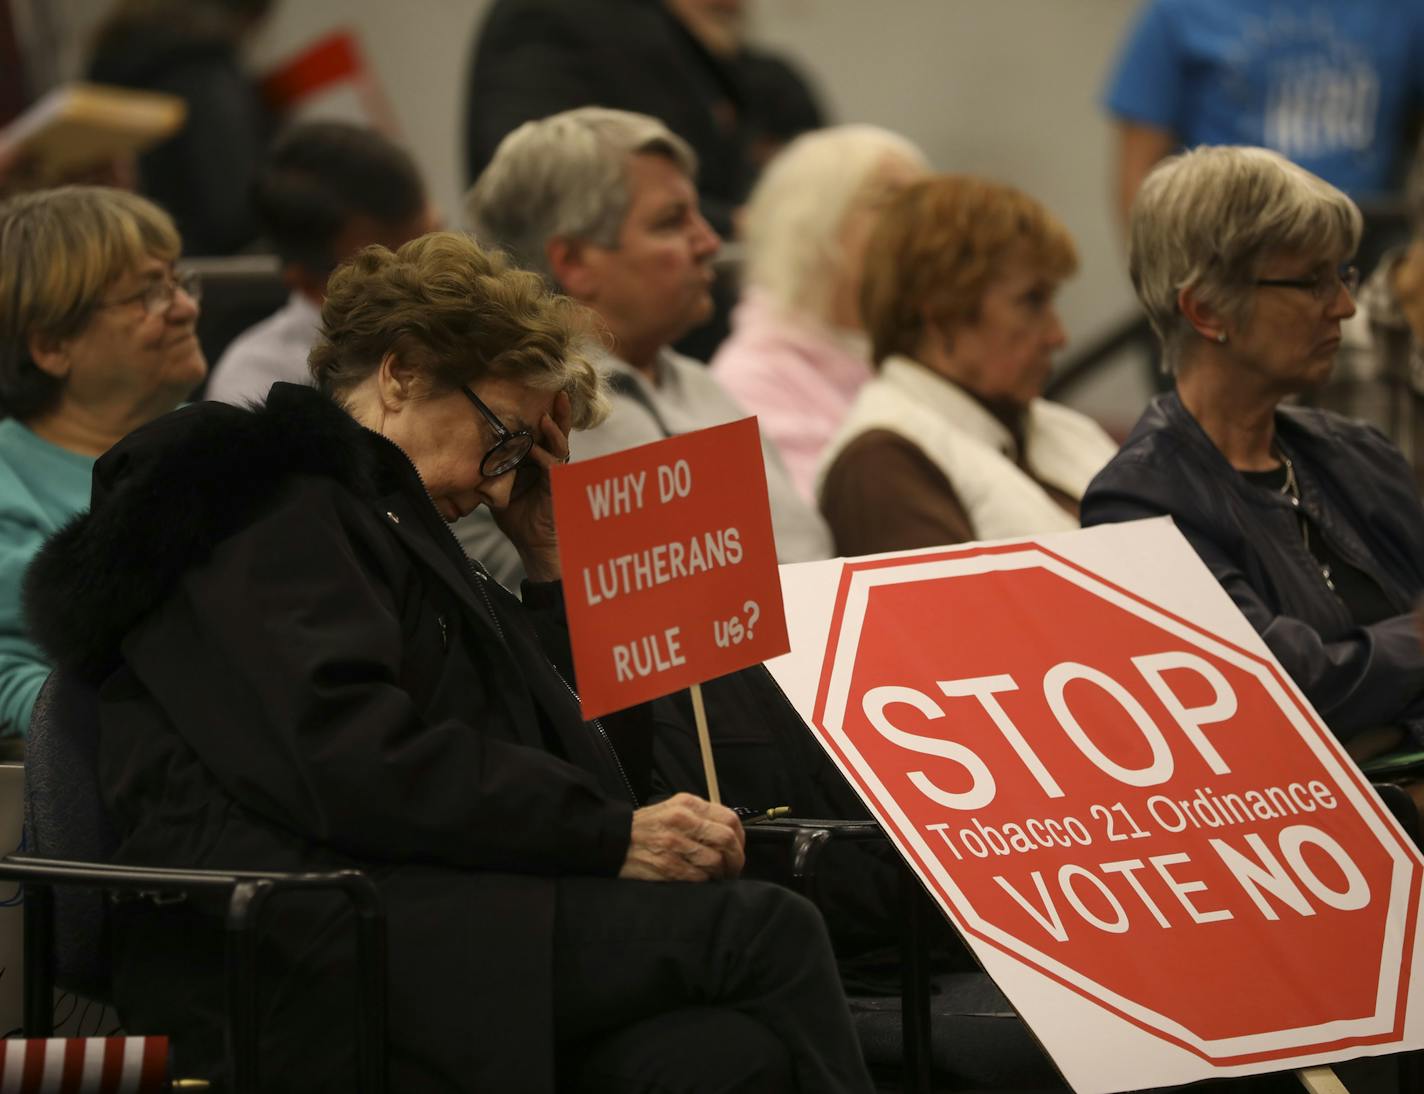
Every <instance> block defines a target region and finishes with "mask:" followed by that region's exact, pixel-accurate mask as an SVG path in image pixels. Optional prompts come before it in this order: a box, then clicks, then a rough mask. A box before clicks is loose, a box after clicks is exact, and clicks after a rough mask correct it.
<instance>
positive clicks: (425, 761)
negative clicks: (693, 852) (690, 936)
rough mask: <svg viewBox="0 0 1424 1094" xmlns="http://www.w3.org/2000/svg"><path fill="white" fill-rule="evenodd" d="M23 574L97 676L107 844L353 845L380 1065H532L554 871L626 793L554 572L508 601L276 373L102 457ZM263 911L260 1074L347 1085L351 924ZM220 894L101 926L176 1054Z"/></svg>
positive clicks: (456, 1085) (138, 1006)
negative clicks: (380, 892) (375, 949)
mask: <svg viewBox="0 0 1424 1094" xmlns="http://www.w3.org/2000/svg"><path fill="white" fill-rule="evenodd" d="M27 604H28V609H29V618H30V620H31V621H32V625H33V626H34V629H35V631H36V633H37V636H38V637H39V639H40V641H41V643H42V645H43V646H44V647H45V648H46V649H47V650H48V652H49V653H50V654H51V656H53V657H54V658H55V660H56V661H57V662H59V663H61V664H65V665H69V666H74V667H77V668H79V669H81V670H82V671H84V672H86V673H87V675H88V676H89V677H90V678H92V679H94V680H96V681H102V687H101V691H100V701H101V719H102V720H101V744H100V748H101V757H100V762H101V784H102V788H103V793H104V795H105V804H106V805H107V807H108V808H109V810H110V812H111V815H112V817H113V819H114V820H115V822H116V824H117V827H118V828H119V830H120V832H121V835H122V842H121V847H120V851H119V854H118V860H119V861H121V862H131V863H146V864H150V865H173V866H196V867H232V868H240V867H253V868H258V867H260V868H277V869H289V868H314V869H326V868H336V867H342V866H348V865H357V866H360V867H361V868H363V869H365V870H367V871H368V872H369V873H372V874H373V875H374V876H375V877H376V878H377V879H378V880H379V881H380V882H381V884H382V887H383V889H384V891H385V893H386V898H387V901H388V905H389V915H390V932H391V960H390V969H391V977H392V982H391V1006H390V1020H391V1033H390V1036H391V1052H392V1065H393V1070H392V1077H393V1084H394V1085H393V1087H392V1089H395V1090H453V1089H460V1090H470V1089H480V1090H516V1089H518V1090H547V1089H550V1088H551V1086H552V1081H553V1072H552V1062H551V1055H552V1043H551V1037H550V1028H551V1012H550V995H549V981H548V977H549V967H550V950H549V944H550V932H551V929H552V917H553V885H554V881H553V879H554V877H555V876H556V875H559V874H589V875H604V876H612V875H614V874H615V873H616V872H617V870H618V868H619V866H620V865H621V863H622V861H623V857H624V854H625V852H626V849H627V843H628V835H629V828H630V823H631V814H632V810H633V802H632V801H631V800H630V798H631V792H630V790H629V789H628V786H627V780H626V779H625V776H624V773H623V772H622V771H621V770H620V765H619V761H618V758H617V756H616V755H615V753H614V752H613V750H612V749H611V748H610V747H609V745H608V742H607V741H606V739H605V738H604V736H603V734H602V730H601V729H600V728H596V727H593V726H590V725H586V724H585V723H584V722H583V721H582V719H581V717H580V714H579V709H578V704H577V700H576V698H575V696H574V693H573V692H572V690H571V689H570V687H569V686H568V685H567V684H566V683H565V682H564V680H563V679H561V675H560V673H559V672H558V671H557V670H556V669H555V667H554V665H553V664H552V663H551V662H550V660H549V659H548V658H547V657H546V656H545V655H544V651H545V650H549V651H552V653H553V656H554V660H555V661H559V662H562V663H563V664H564V665H565V666H566V668H565V671H567V661H568V647H567V635H566V632H565V630H564V628H563V616H562V602H561V597H560V592H559V589H558V588H557V587H556V586H547V585H545V586H540V585H533V584H530V585H526V593H525V604H524V605H522V606H521V604H520V603H519V601H518V600H516V599H515V598H514V597H513V596H512V595H510V594H509V593H508V592H507V591H506V590H504V589H503V588H502V587H500V586H499V585H498V584H497V583H496V582H494V581H493V580H492V579H489V578H488V577H486V576H485V575H484V574H483V572H482V571H480V570H479V569H478V568H475V567H472V566H471V565H470V564H469V563H468V562H467V560H466V559H465V557H464V555H463V554H462V553H461V551H460V549H459V547H458V545H457V544H456V541H455V539H454V537H453V536H452V535H451V534H450V532H449V531H448V529H447V528H446V527H445V525H444V522H443V521H442V520H441V519H440V517H439V515H438V513H437V512H436V510H435V508H434V507H433V506H432V505H431V503H430V501H429V499H428V498H427V496H426V494H425V492H424V489H423V488H422V486H421V483H420V482H419V479H418V478H417V476H416V473H415V469H414V467H413V466H412V465H411V464H410V462H409V461H408V460H407V459H406V457H405V456H404V454H403V453H402V452H401V451H400V450H399V449H398V448H396V447H395V446H394V445H392V444H391V443H390V442H388V441H386V440H384V439H383V438H381V437H379V436H377V435H376V434H374V433H371V432H369V431H367V430H365V429H362V428H361V427H360V426H358V425H357V424H356V423H355V422H353V421H352V420H351V419H350V418H349V417H348V416H347V415H346V414H345V413H344V412H343V411H342V410H340V409H339V408H337V407H336V406H335V405H334V404H332V403H331V402H330V401H329V400H327V399H326V398H325V397H324V396H322V395H320V394H318V393H316V392H315V391H312V390H310V389H307V388H304V387H296V386H291V385H278V386H277V387H275V388H274V389H273V393H272V395H271V397H270V399H269V402H268V404H267V406H266V407H265V408H263V409H259V410H256V411H250V410H246V409H238V408H234V407H228V406H223V405H220V404H212V403H208V404H201V405H195V406H191V407H188V408H185V409H183V410H180V411H178V412H175V413H174V414H171V415H169V416H167V417H165V418H162V419H160V420H158V421H157V422H155V423H153V424H151V425H149V426H147V427H145V428H143V429H141V430H139V431H137V432H136V433H134V434H132V435H131V436H130V437H128V438H127V439H126V440H124V441H123V442H121V443H120V444H118V445H117V446H115V447H114V448H113V449H112V450H111V451H110V452H109V453H108V454H107V455H105V456H104V457H103V458H102V459H100V460H99V462H98V464H97V465H96V467H95V475H94V497H93V507H92V511H91V512H90V513H88V514H86V515H81V516H80V517H79V518H77V519H76V521H75V522H74V523H73V524H72V525H71V526H69V527H68V528H67V529H65V530H64V531H63V532H61V533H60V534H59V535H58V536H57V537H56V538H55V539H54V540H52V541H51V543H50V544H49V545H48V546H47V548H46V549H45V550H44V552H43V553H42V555H41V556H40V558H39V561H38V562H37V563H36V565H35V567H34V569H33V570H32V571H31V574H30V578H29V582H28V588H27ZM282 915H283V916H284V917H285V920H284V923H285V926H284V927H283V928H282V929H281V930H279V932H278V942H277V943H276V944H274V946H273V947H272V948H271V950H270V952H268V953H267V955H266V958H265V967H266V969H267V970H268V973H269V974H270V976H271V977H272V978H273V979H272V981H270V982H271V983H273V984H275V987H274V988H273V989H272V990H271V991H269V992H268V993H266V996H265V997H266V998H268V999H270V1000H271V1003H270V1005H269V1007H268V1010H267V1012H266V1014H265V1015H264V1024H263V1031H264V1041H265V1045H266V1051H265V1052H264V1068H265V1069H266V1073H267V1074H268V1075H271V1076H273V1081H272V1082H271V1083H264V1087H265V1088H268V1089H278V1084H277V1082H276V1079H275V1077H276V1075H277V1074H278V1073H284V1074H286V1075H287V1076H288V1078H289V1080H290V1081H291V1088H292V1089H314V1090H339V1089H351V1088H352V1084H351V1081H350V1072H349V1071H348V1070H346V1067H347V1066H348V1065H349V1061H350V1055H351V1047H350V1032H349V1031H350V1028H351V1027H350V1026H349V1025H348V1024H347V1017H346V1015H347V1013H348V1012H349V1003H350V997H351V992H352V985H353V983H354V982H353V980H352V979H351V973H350V968H349V966H348V965H346V964H345V962H346V961H348V960H349V958H347V957H346V956H345V954H346V949H345V947H347V946H348V945H349V935H347V934H344V933H343V931H342V930H341V929H339V928H338V920H339V918H340V917H339V913H338V912H337V911H335V910H334V909H333V908H331V907H328V906H326V905H322V906H320V907H313V908H311V909H293V910H287V911H284V912H283V913H282ZM217 922H218V921H217V920H216V918H215V917H209V916H208V915H206V913H203V912H198V911H193V910H188V909H179V910H176V911H173V910H168V911H165V910H152V909H147V908H146V906H144V907H140V908H138V909H133V910H131V911H129V912H128V913H127V914H126V915H125V916H124V917H123V918H122V921H121V924H120V927H121V930H120V932H119V938H118V945H117V955H116V971H117V975H118V980H119V999H120V1004H121V1009H122V1010H124V1012H125V1017H126V1019H127V1020H128V1021H129V1023H130V1025H131V1027H132V1028H135V1029H137V1030H144V1029H152V1030H153V1031H155V1032H165V1033H176V1034H177V1035H178V1036H179V1037H180V1038H182V1040H181V1041H180V1044H181V1045H184V1046H186V1048H187V1051H188V1053H189V1056H188V1061H185V1062H191V1063H192V1064H194V1065H196V1066H197V1067H198V1068H199V1069H200V1070H203V1069H206V1068H208V1067H210V1066H211V1065H212V1064H213V1062H214V1061H215V1060H216V1059H218V1058H220V1055H221V1049H220V1046H219V1045H218V1043H217V1041H216V1030H217V1025H216V1022H217V1018H216V1014H217V1013H218V1011H219V1010H220V1005H219V1003H218V996H217V984H218V982H219V972H220V969H221V962H220V960H219V951H218V950H217V949H216V946H217V933H216V932H217ZM279 926H280V924H279ZM303 1082H305V1083H308V1084H310V1085H309V1086H303V1085H301V1084H302V1083H303ZM282 1088H285V1087H282Z"/></svg>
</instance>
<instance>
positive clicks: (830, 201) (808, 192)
mask: <svg viewBox="0 0 1424 1094" xmlns="http://www.w3.org/2000/svg"><path fill="white" fill-rule="evenodd" d="M889 159H898V160H902V161H904V162H906V163H909V164H912V165H914V166H916V167H923V168H926V169H927V168H928V166H929V164H928V162H927V161H926V159H925V156H924V153H923V152H921V151H920V150H919V149H918V148H917V147H915V145H914V144H912V143H911V142H910V141H908V140H906V139H905V138H904V137H902V136H900V135H899V134H898V133H892V132H890V131H889V130H886V129H881V128H879V127H878V126H873V125H838V126H833V127H831V128H829V129H820V130H817V131H815V132H812V133H805V134H803V135H802V136H800V137H797V138H796V139H795V140H794V141H792V142H791V143H790V144H788V145H787V146H786V147H785V148H784V149H783V150H782V151H781V152H780V153H779V154H778V155H777V156H776V158H775V159H774V160H772V162H771V163H770V164H769V165H768V166H767V169H766V171H765V172H764V173H763V174H762V176H761V179H760V181H759V182H758V183H757V185H756V188H755V189H754V190H753V191H752V194H751V197H750V198H749V199H748V201H747V207H746V213H745V217H744V219H743V221H742V234H743V238H744V241H745V245H746V270H745V280H746V282H747V284H749V285H753V286H755V287H756V288H757V289H759V290H761V291H762V292H763V293H765V294H766V295H767V296H768V297H769V298H770V299H771V301H772V303H773V304H774V305H776V306H777V307H778V308H780V309H781V310H783V311H786V312H788V313H791V314H802V315H809V316H811V317H813V318H815V319H818V320H822V321H825V320H827V319H829V318H830V315H829V313H830V308H831V299H832V294H833V292H834V289H835V282H836V278H837V276H838V275H839V273H840V272H841V268H842V265H843V263H842V255H841V238H840V236H841V226H842V225H843V224H844V222H845V219H846V214H847V213H849V212H850V210H851V208H852V207H853V206H854V205H855V203H856V202H857V201H858V200H862V199H864V198H865V197H867V196H869V195H868V193H867V188H868V184H869V183H870V182H871V180H872V179H873V178H874V176H875V173H876V172H877V171H878V170H879V169H880V168H881V166H882V165H883V164H884V163H885V162H886V160H889Z"/></svg>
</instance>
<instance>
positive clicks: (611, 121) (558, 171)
mask: <svg viewBox="0 0 1424 1094" xmlns="http://www.w3.org/2000/svg"><path fill="white" fill-rule="evenodd" d="M634 155H653V156H665V157H666V158H668V159H669V160H671V161H672V162H673V163H675V164H676V165H677V166H678V167H679V168H681V169H682V170H683V171H684V172H686V173H687V175H688V176H690V177H691V176H695V175H696V174H697V156H696V154H695V153H694V152H693V151H692V148H691V147H690V146H689V145H688V143H687V142H686V141H685V140H683V139H682V138H681V137H679V136H677V135H676V134H675V133H673V132H672V130H670V129H668V127H667V126H665V125H663V123H662V122H660V121H658V120H657V119H656V118H650V117H648V116H647V115H645V114H634V113H632V112H631V111H627V110H610V109H607V108H605V107H599V106H585V107H580V108H579V109H577V110H566V111H564V112H563V113H561V114H552V115H550V116H549V117H547V118H540V119H539V120H537V121H532V122H525V123H524V124H523V125H521V126H520V127H519V128H518V129H516V130H515V131H514V132H512V133H510V134H509V135H508V136H507V137H505V138H504V140H502V141H500V144H499V147H498V148H497V149H496V150H495V154H494V158H493V159H491V160H490V162H489V166H488V167H486V168H485V169H484V171H483V172H482V173H481V174H480V177H479V178H478V179H477V180H476V181H475V185H474V186H473V187H471V188H470V192H469V193H468V194H466V195H465V212H466V215H467V216H468V218H469V227H470V230H471V231H473V232H474V234H475V238H476V239H478V240H479V241H480V242H481V243H484V244H486V245H488V246H495V247H501V248H503V249H504V250H506V251H508V252H509V253H510V254H511V255H512V256H513V258H514V260H515V261H516V262H518V263H519V264H520V265H521V266H523V267H524V268H525V269H529V270H534V271H535V272H537V273H541V274H543V275H544V277H545V278H546V279H548V280H549V281H550V282H552V281H553V280H554V278H553V273H552V271H551V270H550V269H549V262H548V256H547V254H546V252H545V249H544V248H545V244H546V243H548V241H549V240H551V239H579V240H587V241H588V242H590V243H595V244H598V245H599V246H603V247H612V246H613V245H614V244H616V243H617V242H618V230H619V228H621V227H622V225H623V218H624V217H626V216H627V215H628V205H629V202H630V201H631V195H630V193H629V190H628V161H629V158H630V157H631V156H634Z"/></svg>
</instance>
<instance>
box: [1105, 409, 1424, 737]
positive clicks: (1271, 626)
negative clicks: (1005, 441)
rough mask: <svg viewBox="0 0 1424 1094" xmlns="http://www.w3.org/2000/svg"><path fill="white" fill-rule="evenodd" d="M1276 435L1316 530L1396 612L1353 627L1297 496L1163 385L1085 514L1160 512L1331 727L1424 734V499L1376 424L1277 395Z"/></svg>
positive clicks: (1118, 517) (1113, 516)
mask: <svg viewBox="0 0 1424 1094" xmlns="http://www.w3.org/2000/svg"><path fill="white" fill-rule="evenodd" d="M1276 434H1277V437H1278V439H1279V443H1280V444H1281V446H1282V447H1283V448H1284V450H1285V452H1286V454H1287V455H1288V456H1290V458H1291V460H1292V462H1293V464H1294V466H1295V471H1296V475H1297V478H1298V481H1299V483H1300V491H1301V501H1300V508H1301V509H1302V510H1303V511H1304V512H1305V513H1306V515H1307V516H1308V517H1309V518H1310V520H1311V522H1312V523H1311V534H1312V535H1315V534H1316V533H1317V532H1318V533H1319V534H1320V535H1322V536H1323V537H1324V538H1325V540H1326V541H1327V542H1328V543H1329V545H1330V546H1331V547H1332V548H1334V550H1335V551H1336V552H1337V553H1338V554H1339V555H1340V556H1341V557H1342V558H1344V559H1345V560H1346V561H1348V562H1350V563H1351V564H1353V565H1354V566H1356V567H1358V568H1359V569H1360V570H1363V571H1364V572H1365V573H1366V574H1368V575H1369V576H1370V577H1372V578H1373V579H1374V580H1375V581H1376V582H1377V583H1378V584H1379V586H1380V588H1381V589H1382V590H1383V592H1384V595H1385V596H1386V597H1387V598H1388V599H1389V601H1390V602H1391V603H1392V604H1393V605H1394V606H1395V607H1396V608H1397V609H1398V612H1399V614H1398V615H1395V616H1392V617H1390V618H1388V619H1385V620H1383V621H1381V622H1379V623H1374V624H1372V625H1370V626H1367V627H1361V626H1357V625H1356V624H1355V622H1354V621H1353V620H1352V619H1351V617H1350V613H1349V612H1348V611H1347V610H1346V608H1345V605H1344V603H1343V602H1342V601H1341V600H1340V598H1339V597H1338V596H1336V595H1335V593H1334V592H1332V591H1331V590H1330V589H1329V588H1328V587H1327V586H1326V584H1325V581H1324V579H1323V578H1322V577H1321V574H1320V568H1319V566H1318V565H1317V563H1316V562H1315V560H1314V558H1313V557H1312V556H1311V554H1310V552H1309V551H1308V550H1307V549H1306V547H1305V544H1304V542H1303V541H1302V538H1301V531H1300V522H1299V519H1298V517H1297V513H1296V508H1295V504H1294V499H1292V498H1290V497H1287V496H1286V495H1283V494H1278V493H1275V492H1273V491H1269V490H1262V489H1261V488H1260V487H1259V486H1255V485H1253V484H1251V483H1249V482H1247V481H1246V479H1245V478H1243V477H1242V476H1241V475H1240V474H1239V473H1238V472H1237V471H1236V470H1235V469H1234V468H1233V467H1232V466H1231V465H1230V464H1229V463H1228V462H1227V460H1226V457H1225V456H1223V455H1222V454H1221V452H1220V451H1218V449H1217V447H1216V446H1215V445H1214V444H1213V443H1212V441H1211V439H1210V438H1209V437H1208V436H1207V435H1206V433H1205V432H1204V431H1203V430H1202V428H1201V426H1200V425H1198V424H1197V421H1196V419H1195V418H1193V417H1192V415H1191V413H1190V412H1189V411H1188V410H1187V409H1186V407H1184V406H1183V405H1182V402H1181V400H1180V399H1179V398H1178V397H1177V395H1176V393H1175V392H1173V393H1171V394H1167V395H1162V396H1159V397H1158V398H1157V399H1155V400H1153V402H1152V404H1151V405H1150V406H1149V407H1148V408H1147V410H1146V411H1145V412H1144V413H1143V415H1142V417H1141V419H1140V420H1139V421H1138V423H1137V425H1136V426H1135V427H1134V428H1133V431H1132V434H1131V436H1129V437H1128V439H1127V442H1126V443H1125V444H1124V445H1123V447H1122V450H1121V451H1120V452H1119V453H1118V454H1117V455H1116V456H1115V457H1113V459H1112V461H1111V462H1110V463H1109V464H1108V465H1107V466H1106V467H1105V468H1103V470H1102V471H1101V472H1099V474H1098V476H1097V477H1096V478H1095V479H1094V480H1093V481H1092V483H1091V484H1090V485H1089V487H1088V491H1087V493H1086V494H1085V495H1084V496H1083V506H1082V520H1083V525H1084V526H1085V527H1086V526H1088V525H1092V524H1108V523H1112V522H1115V521H1123V520H1135V519H1137V518H1139V517H1154V516H1161V515H1163V514H1166V515H1167V516H1170V517H1171V518H1172V519H1173V520H1174V521H1175V522H1176V524H1177V527H1178V528H1179V529H1181V531H1182V534H1183V535H1184V536H1186V537H1187V540H1188V541H1189V542H1190V543H1191V545H1192V546H1193V547H1194V548H1195V549H1196V552H1197V554H1199V555H1200V556H1201V558H1202V561H1203V562H1205V563H1206V565H1207V567H1208V569H1210V570H1211V572H1212V574H1214V575H1215V577H1216V579H1217V580H1218V581H1220V582H1221V585H1222V587H1223V588H1224V589H1225V590H1226V591H1227V593H1229V594H1230V596H1231V599H1232V600H1234V601H1235V602H1236V606H1237V607H1238V608H1240V609H1241V611H1242V613H1243V614H1244V615H1245V616H1246V618H1247V619H1248V620H1250V621H1251V624H1252V626H1254V627H1255V628H1256V630H1257V631H1258V632H1260V634H1261V637H1262V638H1263V639H1264V640H1265V642H1266V645H1268V646H1269V647H1270V648H1271V651H1272V652H1273V653H1274V654H1275V655H1276V657H1277V658H1278V659H1279V660H1280V662H1281V665H1282V666H1283V667H1284V668H1285V670H1286V671H1287V672H1289V673H1290V674H1291V676H1292V678H1293V679H1294V680H1295V682H1296V683H1297V684H1298V685H1299V686H1300V688H1301V690H1303V691H1304V692H1305V694H1306V696H1307V697H1308V698H1309V699H1310V701H1311V702H1312V703H1313V704H1314V705H1315V707H1316V709H1317V710H1319V711H1320V713H1321V715H1322V716H1323V717H1324V718H1325V720H1326V722H1327V723H1328V724H1329V725H1330V727H1331V729H1332V730H1334V731H1335V733H1336V734H1337V735H1339V736H1341V737H1349V736H1350V735H1351V734H1353V733H1356V732H1358V731H1360V730H1362V729H1368V728H1372V727H1376V726H1383V725H1392V724H1393V725H1403V726H1405V727H1406V728H1407V729H1409V730H1410V731H1411V732H1412V733H1413V734H1414V736H1415V738H1416V739H1417V740H1421V741H1424V647H1421V644H1420V636H1419V632H1418V629H1417V628H1416V626H1415V622H1414V618H1413V615H1412V614H1411V609H1412V607H1413V604H1414V601H1415V600H1416V599H1417V598H1418V597H1419V596H1420V594H1421V593H1424V506H1421V504H1420V500H1419V497H1418V495H1417V494H1416V493H1415V489H1414V476H1413V473H1412V472H1411V471H1410V469H1409V466H1408V464H1406V463H1405V461H1404V457H1403V456H1401V455H1400V454H1399V452H1398V451H1397V450H1396V449H1395V448H1394V446H1393V445H1391V444H1390V443H1389V442H1388V441H1387V440H1386V439H1385V438H1384V435H1383V434H1381V433H1380V432H1379V431H1378V430H1376V429H1374V428H1372V427H1370V426H1364V425H1359V424H1357V423H1355V422H1351V421H1349V420H1348V419H1345V418H1342V417H1340V416H1339V415H1336V414H1330V413H1328V412H1325V411H1320V410H1307V409H1301V408H1295V407H1281V408H1279V409H1278V410H1277V411H1276Z"/></svg>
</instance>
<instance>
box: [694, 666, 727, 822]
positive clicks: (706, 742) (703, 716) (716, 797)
mask: <svg viewBox="0 0 1424 1094" xmlns="http://www.w3.org/2000/svg"><path fill="white" fill-rule="evenodd" d="M687 690H688V691H690V692H691V693H692V714H693V717H695V718H696V720H697V743H698V745H699V746H701V748H702V773H703V774H704V775H706V776H707V800H708V801H710V802H711V803H712V804H713V805H721V804H722V791H721V790H719V789H718V787H717V765H716V764H715V763H713V762H712V738H711V737H709V736H708V735H707V708H706V707H704V706H703V705H702V685H701V684H693V685H692V686H691V687H690V688H688V689H687Z"/></svg>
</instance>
